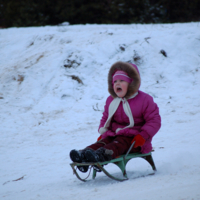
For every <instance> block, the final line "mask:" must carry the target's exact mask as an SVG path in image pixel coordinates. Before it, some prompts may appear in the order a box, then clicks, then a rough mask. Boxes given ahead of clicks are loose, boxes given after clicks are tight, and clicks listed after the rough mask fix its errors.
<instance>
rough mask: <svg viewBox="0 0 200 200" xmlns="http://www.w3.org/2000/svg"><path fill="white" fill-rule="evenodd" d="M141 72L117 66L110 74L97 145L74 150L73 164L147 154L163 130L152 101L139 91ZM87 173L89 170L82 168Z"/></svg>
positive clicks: (148, 96) (114, 66) (113, 66)
mask: <svg viewBox="0 0 200 200" xmlns="http://www.w3.org/2000/svg"><path fill="white" fill-rule="evenodd" d="M140 84H141V80H140V74H139V71H138V68H137V66H136V65H134V64H130V63H126V62H116V63H115V64H113V65H112V66H111V68H110V70H109V73H108V91H109V93H110V96H109V97H108V98H107V100H106V105H105V107H104V112H103V116H102V119H101V122H100V126H99V129H98V131H99V133H100V134H101V135H100V137H99V138H98V141H97V142H96V143H94V144H92V145H90V146H88V147H86V148H85V149H83V150H75V149H74V150H72V151H71V152H70V158H71V160H72V161H73V162H78V163H82V162H103V161H109V160H111V159H114V158H116V157H118V156H120V155H122V154H126V153H127V151H128V149H129V148H130V146H131V144H132V143H133V142H135V144H134V146H133V148H132V150H131V151H130V153H136V152H141V153H148V152H150V151H151V150H152V145H151V141H152V138H153V136H154V135H155V134H156V133H157V132H158V130H159V129H160V127H161V118H160V115H159V109H158V106H157V104H156V103H155V102H154V101H153V98H152V97H151V96H150V95H148V94H146V93H144V92H142V91H140V90H139V87H140ZM78 168H79V170H80V171H82V172H87V170H88V166H79V167H78Z"/></svg>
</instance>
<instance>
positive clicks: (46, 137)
mask: <svg viewBox="0 0 200 200" xmlns="http://www.w3.org/2000/svg"><path fill="white" fill-rule="evenodd" d="M161 50H164V51H165V52H166V53H167V57H165V56H164V55H163V54H162V53H160V51H161ZM119 60H121V61H132V62H133V63H135V64H137V65H138V67H139V70H140V74H141V78H142V84H141V90H142V91H144V92H146V93H149V94H150V95H152V96H153V97H154V101H155V102H156V103H157V104H158V106H159V108H160V114H161V117H162V127H161V129H160V130H159V132H158V133H157V134H156V136H155V137H154V139H153V147H154V149H155V151H154V152H153V158H154V161H155V164H156V167H157V169H158V171H157V173H156V175H154V176H146V177H140V178H137V177H138V176H142V175H145V174H148V173H149V172H152V169H151V167H150V165H149V164H148V163H147V162H146V161H144V160H142V159H141V158H137V159H132V160H131V161H130V162H129V163H128V165H127V173H128V177H129V180H127V181H124V182H117V181H114V180H111V179H109V178H108V177H107V176H105V175H104V174H103V173H98V174H97V177H96V179H95V180H91V181H89V182H86V183H84V182H81V181H80V180H78V179H77V178H76V176H75V175H73V173H72V169H71V167H70V165H69V164H70V163H71V161H70V158H69V152H70V150H71V149H74V148H75V149H82V148H84V147H86V146H87V145H89V144H92V143H94V142H95V141H96V139H97V137H98V136H99V134H98V132H97V129H98V126H99V122H100V119H101V116H102V112H103V107H104V104H105V100H106V98H107V96H108V95H109V93H108V91H107V73H108V70H109V68H110V66H111V65H112V64H113V63H114V62H116V61H119ZM69 66H70V67H69ZM73 78H74V79H73ZM199 88H200V24H199V23H182V24H181V23H176V24H157V25H152V24H150V25H140V24H131V25H89V24H88V25H73V26H72V25H68V26H65V25H63V26H45V27H30V28H9V29H0V121H1V126H0V134H1V136H0V160H1V161H0V163H1V164H0V199H3V200H15V199H17V200H18V199H20V200H34V199H38V200H39V199H41V200H60V199H70V200H77V199H88V200H90V199H95V200H98V199H102V198H103V199H105V200H112V199H115V200H116V199H126V200H129V199H140V200H145V199H156V200H157V199H162V200H169V199H171V200H186V199H187V200H192V199H195V200H196V199H200V187H199V186H200V159H199V157H200V146H199V144H200V143H199V141H200V128H199V119H200V100H199V97H200V89H199ZM106 167H107V169H108V171H110V172H111V173H112V174H114V175H116V176H118V177H121V172H120V170H119V169H118V168H117V166H115V165H112V164H110V165H108V166H106ZM81 176H82V177H86V174H81ZM90 178H91V175H90ZM18 179H19V180H18Z"/></svg>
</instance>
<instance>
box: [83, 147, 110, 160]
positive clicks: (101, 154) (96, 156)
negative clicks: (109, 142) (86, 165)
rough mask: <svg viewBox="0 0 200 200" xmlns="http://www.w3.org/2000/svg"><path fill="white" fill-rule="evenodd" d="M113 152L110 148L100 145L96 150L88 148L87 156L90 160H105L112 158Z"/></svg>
mask: <svg viewBox="0 0 200 200" xmlns="http://www.w3.org/2000/svg"><path fill="white" fill-rule="evenodd" d="M112 154H113V151H112V150H109V149H105V148H103V147H100V148H99V149H97V150H96V151H93V150H90V149H88V150H86V152H85V156H86V158H87V160H88V162H104V161H109V160H112Z"/></svg>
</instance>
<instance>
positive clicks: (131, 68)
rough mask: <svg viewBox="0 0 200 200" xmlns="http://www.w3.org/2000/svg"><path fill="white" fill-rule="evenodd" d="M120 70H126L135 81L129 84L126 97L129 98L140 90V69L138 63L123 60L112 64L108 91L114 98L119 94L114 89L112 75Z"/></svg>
mask: <svg viewBox="0 0 200 200" xmlns="http://www.w3.org/2000/svg"><path fill="white" fill-rule="evenodd" d="M118 70H122V71H124V72H126V73H127V74H128V76H129V77H130V78H132V79H133V81H132V82H131V83H130V84H129V86H128V90H127V93H126V95H125V98H126V99H128V98H130V97H131V96H132V95H133V94H135V93H136V92H137V91H138V90H139V87H140V84H141V79H140V74H139V70H138V68H137V66H136V65H134V64H131V63H126V62H121V61H119V62H116V63H114V64H113V65H112V66H111V68H110V70H109V72H108V92H109V93H110V95H111V96H112V97H113V98H116V97H117V95H116V94H115V92H114V89H113V84H112V77H113V74H114V73H115V72H116V71H118Z"/></svg>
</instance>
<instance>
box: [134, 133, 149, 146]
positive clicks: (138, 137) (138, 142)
mask: <svg viewBox="0 0 200 200" xmlns="http://www.w3.org/2000/svg"><path fill="white" fill-rule="evenodd" d="M145 141H146V140H145V139H144V138H143V137H142V136H141V135H140V134H138V135H136V136H135V137H134V138H133V140H132V141H131V144H132V143H133V142H135V144H134V146H133V147H134V148H137V147H141V146H143V145H144V143H145Z"/></svg>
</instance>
